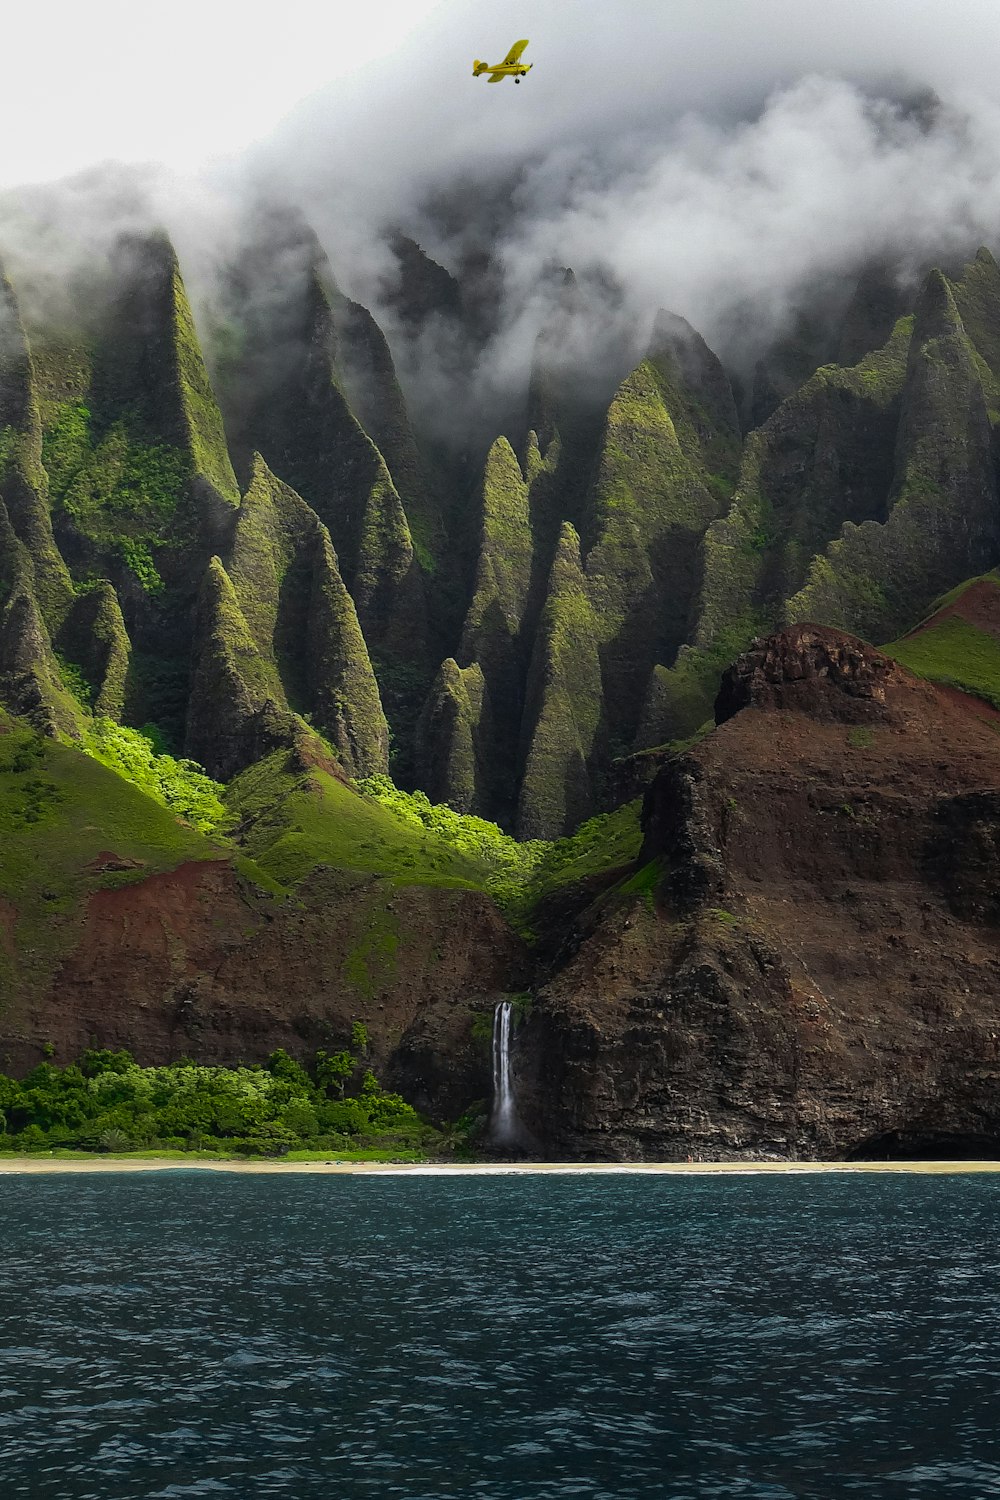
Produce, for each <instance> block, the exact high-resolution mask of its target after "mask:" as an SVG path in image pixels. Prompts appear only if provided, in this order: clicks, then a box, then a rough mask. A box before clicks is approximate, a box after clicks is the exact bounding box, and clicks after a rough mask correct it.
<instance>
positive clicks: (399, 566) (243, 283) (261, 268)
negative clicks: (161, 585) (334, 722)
mask: <svg viewBox="0 0 1000 1500" xmlns="http://www.w3.org/2000/svg"><path fill="white" fill-rule="evenodd" d="M231 319H232V325H233V328H234V329H235V330H237V332H236V334H235V335H234V336H233V338H232V339H231V343H232V345H233V348H232V351H231V352H230V353H229V355H228V356H227V358H226V360H225V362H224V374H223V376H222V377H220V378H221V388H222V392H223V401H224V404H225V406H226V411H227V430H228V431H229V433H230V437H231V440H232V442H233V444H234V448H235V450H236V452H237V454H238V457H239V460H240V463H241V466H242V467H243V469H244V470H246V469H249V466H250V462H251V456H252V454H253V453H254V452H258V453H260V454H262V455H263V458H264V459H265V461H266V463H267V465H268V467H269V469H270V470H271V471H272V473H274V474H276V475H277V476H279V477H280V479H281V480H282V481H284V482H285V483H286V484H288V485H290V486H291V487H292V488H293V489H294V490H295V492H296V493H297V494H298V495H300V496H301V497H302V499H303V500H305V502H306V503H307V504H308V505H309V506H310V507H311V509H312V510H313V511H314V512H315V513H316V515H317V516H318V517H319V519H320V520H321V521H322V522H323V524H324V526H326V528H327V530H328V532H329V534H330V538H331V541H332V544H333V547H334V549H335V552H336V555H337V558H338V562H339V568H340V571H341V573H342V576H343V579H344V582H345V584H346V585H347V587H348V589H349V590H350V592H351V595H352V596H353V599H354V602H355V605H356V607H357V613H358V618H359V620H360V623H361V627H362V629H363V631H364V634H365V639H366V641H367V643H368V650H369V652H370V654H371V658H372V661H373V664H374V666H375V671H376V676H377V677H378V680H379V688H380V692H381V695H382V700H383V703H384V704H385V707H386V710H387V713H388V717H389V719H390V722H391V723H392V724H393V726H394V729H395V730H396V732H397V735H398V736H399V739H400V746H401V748H405V751H406V755H407V756H408V754H409V752H410V750H411V748H412V734H413V725H414V722H415V719H416V715H417V712H418V710H419V706H420V702H421V701H422V698H423V695H424V693H425V692H426V689H427V685H428V683H429V680H430V676H431V668H430V664H429V661H428V654H427V630H428V626H427V609H426V601H425V598H424V583H423V574H422V571H421V568H420V564H419V561H418V559H417V557H416V555H415V552H414V546H413V540H412V537H411V535H410V528H409V523H408V520H407V516H406V512H405V510H404V508H403V503H402V501H401V499H400V495H399V492H398V490H397V488H396V486H395V484H394V482H393V479H392V476H391V475H390V473H389V470H388V468H387V467H386V463H385V460H384V458H383V456H382V454H381V453H380V452H379V449H378V448H377V447H376V445H375V443H374V442H373V441H372V439H371V437H370V436H369V435H368V433H367V432H366V431H365V430H364V428H363V427H362V425H361V423H360V422H359V421H358V419H357V417H356V416H355V414H354V412H353V411H352V409H351V406H350V404H349V402H348V399H347V397H346V395H345V390H346V389H348V388H349V386H350V377H349V376H345V374H344V373H343V371H342V369H341V363H342V358H341V342H342V335H341V331H340V325H341V324H344V325H346V326H347V327H348V328H349V330H350V338H349V341H348V345H349V351H350V353H349V356H348V357H349V359H353V360H354V361H355V365H357V361H358V344H359V341H360V342H361V343H362V344H363V345H364V346H365V348H364V357H363V358H362V359H361V360H360V365H361V369H360V378H364V376H365V365H366V364H367V365H368V368H369V371H370V370H371V369H372V368H373V366H374V368H375V369H376V371H377V375H378V382H377V386H378V388H377V390H376V391H375V392H374V394H373V398H372V401H373V404H374V406H375V407H376V409H378V410H380V411H381V412H382V413H383V426H384V427H387V428H388V429H389V430H391V433H392V435H393V438H394V446H395V447H396V451H397V453H399V454H402V455H403V457H404V461H405V464H406V473H407V477H408V480H409V482H410V486H411V492H414V491H413V486H417V490H416V491H415V493H417V494H418V495H419V498H420V501H421V508H422V512H423V516H424V522H425V535H427V534H429V531H430V529H431V520H430V517H429V515H428V508H427V504H426V496H425V494H424V492H423V491H422V490H420V489H419V482H418V481H419V472H418V466H417V463H416V459H415V457H414V454H413V452H412V451H411V448H410V446H409V443H408V440H407V435H406V432H405V428H403V427H401V425H400V423H401V421H402V415H401V412H400V409H399V401H400V399H401V398H399V397H398V391H393V390H392V387H391V384H390V377H391V379H392V381H393V382H394V376H392V372H391V370H390V369H387V368H386V366H385V351H384V350H383V349H382V348H379V347H377V342H378V341H377V340H375V339H374V337H373V334H372V330H371V328H370V327H366V326H365V325H364V320H363V319H361V318H360V317H359V316H358V315H354V314H352V313H351V311H350V307H349V305H348V304H347V303H346V300H345V299H344V298H343V297H342V296H341V294H340V293H339V292H338V290H337V288H336V285H335V283H334V280H333V276H332V272H331V271H330V268H329V265H328V264H327V262H326V258H325V256H324V255H323V253H322V251H321V250H320V248H319V246H318V243H317V242H316V239H315V236H314V235H312V234H311V232H309V231H305V230H304V229H303V226H302V225H301V224H300V223H296V222H294V221H293V222H291V223H289V224H278V225H275V224H274V223H272V222H267V223H265V224H263V225H262V226H261V228H260V233H259V236H258V241H257V243H256V244H254V245H253V246H252V247H251V248H250V249H249V250H248V251H247V252H246V254H245V255H244V257H243V258H242V259H241V261H240V262H239V263H238V265H237V266H236V267H235V269H234V272H233V295H232V308H231ZM373 351H374V352H373ZM404 759H405V757H404Z"/></svg>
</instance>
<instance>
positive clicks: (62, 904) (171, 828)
mask: <svg viewBox="0 0 1000 1500" xmlns="http://www.w3.org/2000/svg"><path fill="white" fill-rule="evenodd" d="M104 852H113V853H114V854H117V855H121V856H122V857H124V858H127V859H133V860H136V861H141V866H140V868H138V869H136V870H135V871H127V872H121V871H117V872H109V873H105V874H101V873H98V872H95V871H92V870H88V868H87V866H88V865H89V864H90V863H91V862H92V861H93V860H94V859H95V857H96V856H97V855H98V854H101V853H104ZM220 853H221V850H220V848H219V846H218V845H216V844H214V843H212V842H211V841H210V840H209V839H207V838H205V837H204V836H203V835H201V834H199V833H196V832H195V831H194V830H193V829H191V828H188V827H187V826H186V825H184V824H182V823H180V822H179V821H178V820H177V819H176V818H175V817H174V816H173V814H172V813H170V812H168V811H167V809H166V808H164V807H161V806H159V804H158V803H156V802H154V801H153V800H152V799H151V798H149V797H147V796H145V795H144V794H143V793H142V792H140V791H139V790H138V789H137V788H135V787H133V786H131V785H130V784H129V783H128V782H127V781H124V780H123V779H122V778H121V777H120V776H117V775H116V774H115V773H114V772H113V771H111V770H108V769H107V768H106V767H105V766H102V765H100V764H99V763H98V762H97V761H96V760H93V759H91V758H90V757H89V756H87V755H83V754H81V753H80V751H78V750H73V749H70V748H68V747H67V746H65V745H60V744H57V743H56V742H55V741H52V740H48V739H42V738H41V737H40V736H38V735H35V734H33V733H32V732H31V731H30V730H28V729H25V728H22V727H21V726H20V725H18V724H17V723H16V722H15V721H14V720H12V719H10V718H9V717H8V716H7V715H6V714H4V713H3V711H2V710H0V900H2V901H3V903H4V905H6V906H7V908H8V911H9V910H10V909H13V911H14V912H16V919H15V922H14V927H13V949H12V950H11V946H10V945H9V944H8V946H7V948H6V950H5V948H4V944H3V942H2V936H3V925H2V924H0V979H2V980H6V981H7V984H12V983H13V981H14V978H15V973H16V978H17V980H18V984H19V988H20V989H21V990H22V991H23V992H25V993H28V992H34V991H35V990H37V989H40V988H41V987H42V986H43V985H44V984H45V982H46V981H47V980H48V979H49V978H50V977H51V975H52V974H53V972H54V970H55V967H56V964H57V963H58V961H59V959H60V958H61V957H62V956H63V955H64V954H65V953H66V952H68V951H69V950H70V948H71V947H72V945H73V941H74V939H75V936H76V932H77V930H78V924H79V920H80V917H81V914H82V911H83V903H84V901H85V900H86V898H87V896H89V895H90V893H91V892H92V891H95V890H98V889H100V888H101V887H102V886H108V885H121V884H125V883H130V882H132V881H134V880H141V879H143V878H144V877H145V876H147V875H151V874H154V873H156V872H157V871H161V870H169V869H173V868H175V867H176V866H177V865H179V864H182V863H184V862H185V861H186V860H200V859H216V858H218V857H219V856H220ZM5 988H6V986H5V985H3V984H0V993H2V992H3V990H4V989H5Z"/></svg>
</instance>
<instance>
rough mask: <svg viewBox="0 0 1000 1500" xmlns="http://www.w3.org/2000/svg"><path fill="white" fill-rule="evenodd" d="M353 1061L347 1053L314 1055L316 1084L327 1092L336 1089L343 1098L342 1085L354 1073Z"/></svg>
mask: <svg viewBox="0 0 1000 1500" xmlns="http://www.w3.org/2000/svg"><path fill="white" fill-rule="evenodd" d="M354 1068H355V1061H354V1058H353V1057H352V1056H351V1054H350V1053H349V1052H348V1051H346V1050H345V1051H343V1052H324V1051H320V1052H317V1053H316V1082H317V1083H318V1084H319V1086H320V1088H323V1089H326V1090H327V1091H328V1092H329V1090H330V1089H331V1088H336V1090H337V1093H338V1095H339V1096H340V1097H341V1098H343V1097H344V1085H345V1083H346V1082H347V1080H348V1079H349V1078H350V1076H351V1074H352V1073H353V1072H354Z"/></svg>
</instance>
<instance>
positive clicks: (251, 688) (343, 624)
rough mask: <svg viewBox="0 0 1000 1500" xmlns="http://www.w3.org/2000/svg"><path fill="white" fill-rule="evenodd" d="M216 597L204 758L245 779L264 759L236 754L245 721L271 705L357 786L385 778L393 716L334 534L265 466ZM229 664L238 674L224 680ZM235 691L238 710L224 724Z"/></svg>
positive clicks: (202, 716)
mask: <svg viewBox="0 0 1000 1500" xmlns="http://www.w3.org/2000/svg"><path fill="white" fill-rule="evenodd" d="M220 570H221V572H220ZM230 580H231V581H230ZM206 590H207V592H206V593H204V594H203V610H204V613H203V616H202V619H201V620H200V622H199V630H198V637H197V639H198V642H199V643H200V641H202V640H204V641H205V643H206V646H208V647H209V649H208V655H207V657H205V659H204V668H205V670H204V673H203V672H202V665H201V661H202V658H201V656H199V657H198V661H199V666H198V668H197V669H196V673H195V684H194V687H195V690H194V693H193V696H192V708H191V712H190V715H189V725H188V733H189V738H192V743H194V744H195V745H196V746H197V748H198V750H199V751H200V753H199V754H198V757H197V758H199V759H201V760H203V761H204V762H205V764H206V765H210V766H214V765H216V764H219V765H220V766H222V765H223V764H224V767H225V769H224V770H223V771H222V774H226V775H231V774H232V773H233V772H234V771H235V770H238V769H242V766H243V765H246V764H247V763H248V761H249V760H250V759H252V758H253V756H252V754H251V753H250V750H249V749H246V750H244V751H243V752H240V751H239V750H238V749H236V748H235V747H233V746H231V745H227V737H228V736H229V735H230V733H231V728H232V724H233V717H234V715H235V716H236V718H238V719H241V720H245V719H246V718H247V716H248V715H256V714H259V713H260V712H261V711H263V710H264V709H265V706H266V705H267V704H270V705H271V706H272V708H277V709H278V710H279V711H284V712H286V713H287V712H288V711H293V712H297V713H300V714H304V715H308V716H309V717H310V718H311V720H312V722H313V723H314V724H315V725H316V727H317V728H318V729H319V730H321V731H322V732H323V733H324V734H325V735H326V736H327V738H328V739H329V740H330V742H331V743H332V744H333V745H334V746H335V747H336V749H337V751H338V752H339V754H340V756H341V759H342V761H343V764H344V766H345V768H346V769H347V771H348V772H349V773H350V774H357V775H368V774H370V773H371V772H374V771H379V770H384V769H385V768H386V765H387V757H388V729H387V726H386V722H385V715H384V714H383V712H382V705H381V703H380V701H379V693H378V687H377V685H376V682H375V676H374V673H373V671H372V666H371V663H370V661H369V658H368V651H367V648H366V646H365V640H364V636H363V635H362V632H361V627H360V624H359V622H358V617H357V612H356V610H355V607H354V602H353V600H352V599H351V596H350V594H349V593H348V592H347V589H346V588H345V586H344V583H343V581H342V579H341V577H340V572H339V569H338V567H337V559H336V556H335V554H334V552H333V548H332V546H331V544H330V537H329V533H328V532H327V530H326V528H325V527H324V526H323V525H322V523H321V522H320V521H319V520H318V518H317V517H316V515H315V513H314V512H313V511H312V510H310V508H309V507H308V506H307V505H306V504H305V503H304V501H302V500H301V499H300V498H299V496H298V495H297V494H296V493H295V492H294V490H291V489H290V488H289V487H288V486H287V485H285V484H283V483H282V482H281V481H280V480H278V479H276V478H275V476H274V475H273V474H272V473H271V471H270V470H269V469H268V467H267V465H266V464H265V463H264V461H263V459H261V458H260V457H259V455H256V456H255V458H254V466H253V473H252V476H251V481H250V484H249V486H248V488H247V492H246V495H245V496H244V498H243V501H242V504H241V506H240V510H239V514H238V515H237V517H236V524H235V528H234V531H233V537H232V542H231V545H230V549H229V553H228V569H222V565H221V563H219V562H218V561H217V560H215V561H213V563H212V565H211V570H210V573H209V577H208V579H207V580H206ZM213 641H215V642H216V643H217V644H216V645H215V646H210V645H209V643H211V642H213ZM200 650H201V648H200V645H196V652H199V651H200ZM219 652H221V653H222V656H223V657H227V658H228V661H229V663H231V668H230V666H226V667H223V668H221V669H220V668H213V666H212V662H213V661H214V660H216V659H217V658H218V655H219ZM205 674H207V675H205ZM234 676H235V678H238V679H239V682H240V688H237V687H236V685H235V682H234ZM223 679H225V681H226V682H227V683H228V687H227V688H226V689H225V692H226V695H227V697H228V698H229V699H230V701H231V703H232V707H231V708H230V709H229V710H228V711H227V712H213V707H212V699H213V693H214V692H216V691H218V687H219V686H221V682H222V680H223ZM234 695H235V698H236V699H238V700H239V706H237V705H236V703H235V702H233V700H234ZM213 741H218V742H219V748H218V749H214V748H212V746H213ZM217 758H218V759H217Z"/></svg>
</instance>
